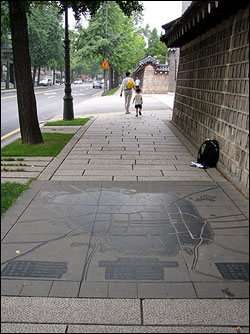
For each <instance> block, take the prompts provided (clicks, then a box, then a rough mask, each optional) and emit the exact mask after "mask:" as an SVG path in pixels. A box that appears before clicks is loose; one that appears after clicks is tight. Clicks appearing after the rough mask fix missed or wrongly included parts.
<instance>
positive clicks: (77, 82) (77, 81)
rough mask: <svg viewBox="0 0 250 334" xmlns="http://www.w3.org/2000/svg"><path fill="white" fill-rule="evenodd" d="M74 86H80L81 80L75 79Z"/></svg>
mask: <svg viewBox="0 0 250 334" xmlns="http://www.w3.org/2000/svg"><path fill="white" fill-rule="evenodd" d="M74 84H82V79H81V78H77V79H75V80H74Z"/></svg>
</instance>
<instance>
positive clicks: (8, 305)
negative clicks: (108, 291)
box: [1, 297, 141, 325]
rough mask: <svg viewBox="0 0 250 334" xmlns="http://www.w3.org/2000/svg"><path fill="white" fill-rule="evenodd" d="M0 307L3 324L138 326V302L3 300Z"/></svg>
mask: <svg viewBox="0 0 250 334" xmlns="http://www.w3.org/2000/svg"><path fill="white" fill-rule="evenodd" d="M1 305H2V315H1V316H2V321H3V322H29V323H32V322H35V323H40V324H42V323H49V324H55V323H62V322H64V323H70V324H74V323H75V324H78V323H85V324H91V323H95V324H111V323H112V324H123V325H124V324H130V325H140V324H141V311H140V301H139V300H134V299H129V300H126V299H72V298H25V297H23V298H22V297H12V298H5V297H2V303H1ZM31 310H32V312H30V311H31Z"/></svg>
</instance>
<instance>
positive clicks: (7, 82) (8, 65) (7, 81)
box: [5, 61, 10, 89]
mask: <svg viewBox="0 0 250 334" xmlns="http://www.w3.org/2000/svg"><path fill="white" fill-rule="evenodd" d="M6 67H7V76H6V82H5V83H6V85H5V89H9V88H10V63H9V61H7V64H6Z"/></svg>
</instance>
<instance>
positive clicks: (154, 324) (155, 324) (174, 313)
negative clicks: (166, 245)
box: [1, 297, 249, 333]
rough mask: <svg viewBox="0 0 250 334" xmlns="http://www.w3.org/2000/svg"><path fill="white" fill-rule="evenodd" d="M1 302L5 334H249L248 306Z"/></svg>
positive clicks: (201, 302) (121, 301) (173, 302)
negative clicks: (51, 333)
mask: <svg viewBox="0 0 250 334" xmlns="http://www.w3.org/2000/svg"><path fill="white" fill-rule="evenodd" d="M1 299H2V303H1V305H2V322H3V324H2V330H3V332H6V333H8V332H10V330H12V331H13V332H18V330H21V329H22V330H23V331H24V332H30V331H32V332H33V331H34V332H38V330H39V329H40V330H44V332H48V330H55V332H59V333H60V332H61V330H62V329H64V330H65V327H64V326H65V325H66V326H67V332H70V333H78V332H79V333H89V332H94V333H96V332H97V330H99V331H98V332H99V333H100V332H101V333H102V332H104V333H105V332H108V331H107V330H109V332H115V333H120V332H127V333H131V332H139V333H152V332H157V333H170V332H175V333H215V332H216V333H234V332H237V331H236V328H240V332H242V333H247V332H248V328H249V327H248V326H249V319H248V306H249V303H248V301H247V300H218V301H212V300H195V301H189V300H185V299H182V300H165V301H164V300H158V299H151V300H148V299H145V300H143V301H142V303H140V301H139V300H135V299H129V300H126V299H109V300H104V299H91V298H90V299H75V298H27V297H19V298H17V297H11V298H6V297H2V298H1ZM31 310H32V312H31ZM11 322H12V323H13V324H12V325H11V324H10V323H11Z"/></svg>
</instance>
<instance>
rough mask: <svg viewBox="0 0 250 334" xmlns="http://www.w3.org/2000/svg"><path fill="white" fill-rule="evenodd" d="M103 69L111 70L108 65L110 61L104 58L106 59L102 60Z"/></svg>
mask: <svg viewBox="0 0 250 334" xmlns="http://www.w3.org/2000/svg"><path fill="white" fill-rule="evenodd" d="M101 69H102V70H109V66H108V63H107V60H106V59H104V61H103V62H102V66H101Z"/></svg>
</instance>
